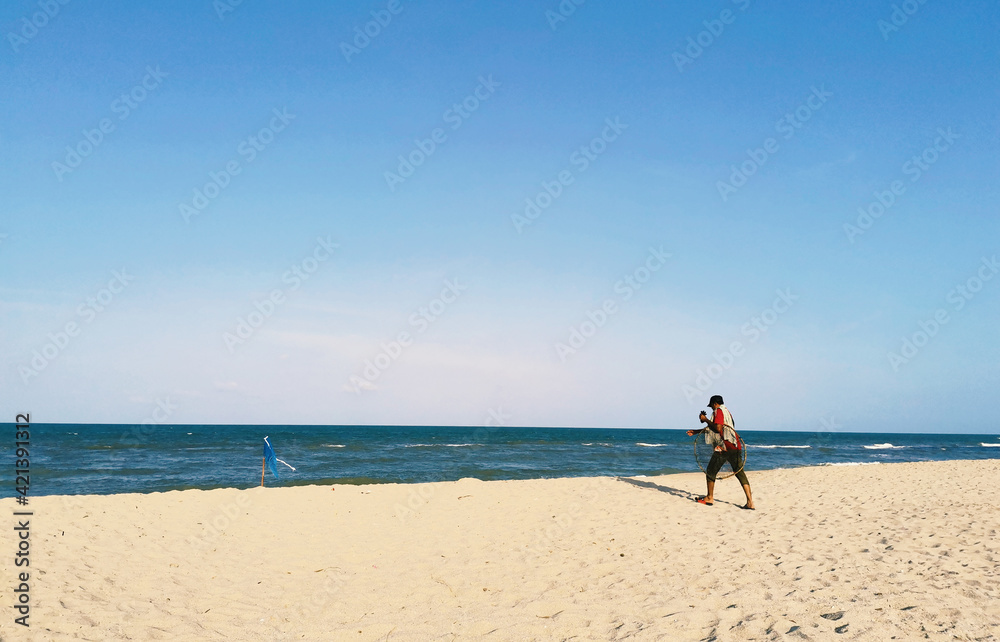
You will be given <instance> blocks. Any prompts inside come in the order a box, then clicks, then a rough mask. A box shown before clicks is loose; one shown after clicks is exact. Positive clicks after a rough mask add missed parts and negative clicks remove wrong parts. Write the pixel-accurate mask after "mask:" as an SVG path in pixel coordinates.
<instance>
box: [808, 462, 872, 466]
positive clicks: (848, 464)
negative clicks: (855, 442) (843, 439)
mask: <svg viewBox="0 0 1000 642" xmlns="http://www.w3.org/2000/svg"><path fill="white" fill-rule="evenodd" d="M881 463H882V462H880V461H829V462H826V463H825V464H820V466H877V465H879V464H881Z"/></svg>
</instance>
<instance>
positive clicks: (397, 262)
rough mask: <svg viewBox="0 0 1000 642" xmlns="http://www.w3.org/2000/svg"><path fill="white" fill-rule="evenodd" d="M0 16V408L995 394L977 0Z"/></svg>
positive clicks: (987, 53)
mask: <svg viewBox="0 0 1000 642" xmlns="http://www.w3.org/2000/svg"><path fill="white" fill-rule="evenodd" d="M576 1H577V2H580V0H576ZM46 11H47V12H48V13H46ZM0 34H2V35H3V42H2V43H0V275H2V276H0V279H2V280H0V340H2V345H3V351H2V355H0V360H2V369H0V385H2V390H3V394H2V396H0V413H2V415H0V419H2V420H3V421H13V419H14V415H15V413H17V412H31V413H32V418H33V420H34V421H53V422H116V423H133V422H135V423H138V422H142V421H154V422H158V421H165V422H171V423H174V422H179V423H304V424H430V425H479V424H483V423H484V422H486V421H487V420H489V419H490V417H491V414H490V413H491V411H492V412H493V413H494V414H499V415H500V416H502V418H503V421H504V422H506V423H507V424H509V425H523V426H594V427H648V428H687V427H692V426H694V425H696V415H697V412H698V411H699V410H700V408H702V407H703V406H704V405H705V403H706V402H707V400H708V397H709V396H710V395H711V394H715V393H718V394H722V395H724V396H725V398H726V401H727V405H728V406H729V407H730V408H731V410H732V411H733V414H734V415H735V417H736V420H737V423H738V425H739V426H740V427H741V428H746V429H762V430H763V429H789V430H820V429H823V428H824V427H827V428H829V427H832V428H833V429H836V430H853V431H878V430H890V431H934V432H980V431H982V432H997V431H1000V420H998V419H997V413H996V412H993V411H992V410H991V409H990V406H989V405H988V403H987V402H988V401H990V399H991V398H992V396H994V393H995V391H996V390H997V388H998V387H1000V375H998V370H997V367H996V364H997V363H998V361H1000V325H998V323H997V319H998V318H1000V278H997V276H998V275H997V272H998V271H1000V265H997V264H996V262H995V259H996V257H997V256H998V255H1000V247H998V246H1000V242H998V240H1000V235H998V232H1000V222H998V216H997V202H998V198H997V197H998V188H997V176H998V169H1000V155H998V154H997V149H998V143H1000V140H998V138H1000V136H998V132H1000V109H998V102H1000V79H998V73H1000V53H998V52H1000V36H998V34H1000V6H998V5H997V4H996V3H995V2H987V1H985V0H982V1H975V0H970V1H965V2H958V3H944V2H936V1H934V0H930V1H926V2H923V3H920V2H918V1H917V0H909V2H895V3H894V2H889V1H885V2H867V1H866V2H861V1H859V0H845V1H843V2H835V3H802V2H792V1H790V0H788V1H780V0H776V1H772V2H764V1H759V2H758V1H756V0H737V1H735V2H733V1H729V0H712V1H710V2H691V3H663V2H649V1H645V0H637V1H635V2H629V3H624V4H623V3H611V2H600V1H598V0H587V1H586V2H582V3H581V4H576V3H575V2H574V1H573V0H563V2H562V3H561V4H560V3H559V2H558V1H557V0H519V1H516V2H511V3H466V2H452V1H444V0H436V1H432V2H410V1H408V0H394V1H392V2H389V1H387V0H378V1H375V2H369V1H364V2H358V3H346V2H335V3H329V2H310V1H305V0H304V1H302V2H294V3H265V2H261V1H260V0H244V1H243V2H241V3H237V2H236V1H235V0H220V1H219V2H215V3H213V2H211V1H210V0H198V1H191V0H178V1H176V2H170V3H167V4H156V5H155V6H154V5H153V4H151V3H142V2H139V3H137V2H120V1H119V2H100V3H90V2H83V1H81V0H72V1H70V0H42V1H41V2H38V1H37V0H36V1H28V0H11V1H9V2H4V3H3V4H2V6H0ZM859 208H861V210H867V211H868V212H869V213H868V214H864V215H863V214H862V213H861V211H859ZM401 333H403V334H401ZM977 407H978V410H977ZM984 408H985V409H986V410H983V409H984Z"/></svg>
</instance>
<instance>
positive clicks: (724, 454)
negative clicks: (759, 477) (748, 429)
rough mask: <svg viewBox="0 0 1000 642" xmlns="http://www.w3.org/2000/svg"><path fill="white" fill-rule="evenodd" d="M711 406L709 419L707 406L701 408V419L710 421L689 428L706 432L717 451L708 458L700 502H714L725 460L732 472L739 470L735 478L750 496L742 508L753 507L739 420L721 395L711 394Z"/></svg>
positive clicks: (709, 504) (701, 432)
mask: <svg viewBox="0 0 1000 642" xmlns="http://www.w3.org/2000/svg"><path fill="white" fill-rule="evenodd" d="M708 407H709V408H711V409H712V411H713V416H712V418H711V419H709V418H708V415H706V414H705V411H704V410H702V411H701V416H699V417H698V418H699V419H700V420H701V422H702V423H704V424H708V425H707V426H706V427H705V428H702V429H701V430H689V431H687V434H688V436H689V437H691V436H694V435H696V434H705V441H706V442H707V443H711V444H714V445H715V452H713V453H712V459H710V460H709V462H708V468H706V469H705V479H706V481H707V485H708V492H707V493H706V494H705V496H704V497H701V498H699V499H698V500H697V502H698V503H699V504H705V505H706V506H711V505H712V504H714V503H715V497H714V493H715V476H716V475H717V474H718V473H719V470H721V469H722V465H723V464H724V463H725V462H729V465H730V466H732V467H733V472H735V473H736V479H738V480H739V482H740V484H742V485H743V492H744V493H745V494H746V496H747V503H746V505H744V506H741V507H740V508H743V509H746V510H754V506H753V496H752V495H751V494H750V480H748V479H747V475H746V473H745V472H743V461H744V459H745V458H744V456H743V441H742V440H741V439H740V437H739V435H737V434H736V422H735V421H733V415H732V414H731V413H730V412H729V409H728V408H726V406H725V405H723V401H722V395H712V398H711V399H709V401H708Z"/></svg>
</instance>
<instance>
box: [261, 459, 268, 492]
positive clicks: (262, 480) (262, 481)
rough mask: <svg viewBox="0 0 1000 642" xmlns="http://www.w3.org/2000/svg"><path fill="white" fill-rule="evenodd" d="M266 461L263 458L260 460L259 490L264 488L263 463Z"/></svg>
mask: <svg viewBox="0 0 1000 642" xmlns="http://www.w3.org/2000/svg"><path fill="white" fill-rule="evenodd" d="M265 461H267V460H266V459H265V458H263V457H261V458H260V485H261V488H263V487H264V462H265Z"/></svg>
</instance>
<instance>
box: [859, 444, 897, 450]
mask: <svg viewBox="0 0 1000 642" xmlns="http://www.w3.org/2000/svg"><path fill="white" fill-rule="evenodd" d="M862 448H864V449H866V450H897V449H899V448H906V446H893V445H892V444H888V443H886V444H872V445H871V446H862Z"/></svg>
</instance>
